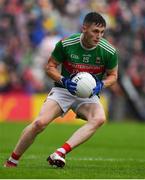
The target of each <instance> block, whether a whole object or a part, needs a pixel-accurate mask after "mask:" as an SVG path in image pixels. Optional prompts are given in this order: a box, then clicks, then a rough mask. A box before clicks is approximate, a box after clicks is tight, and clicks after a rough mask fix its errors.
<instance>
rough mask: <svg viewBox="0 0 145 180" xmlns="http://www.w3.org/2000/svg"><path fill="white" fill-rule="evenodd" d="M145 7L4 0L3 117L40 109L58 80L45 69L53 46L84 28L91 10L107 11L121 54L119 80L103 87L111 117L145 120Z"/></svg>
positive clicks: (109, 0) (110, 35)
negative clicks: (49, 75) (82, 26)
mask: <svg viewBox="0 0 145 180" xmlns="http://www.w3.org/2000/svg"><path fill="white" fill-rule="evenodd" d="M144 7H145V2H144V1H143V0H139V1H135V0H133V1H131V0H127V1H121V0H120V1H118V0H117V1H114V0H102V1H98V0H90V1H88V0H53V1H51V0H37V1H34V0H29V1H28V0H25V1H24V0H21V1H20V0H1V1H0V121H5V120H8V121H9V120H10V121H12V120H14V121H15V120H20V121H22V120H32V119H33V118H34V116H35V115H37V113H38V112H39V109H40V107H41V104H42V103H43V100H44V99H45V97H46V94H47V93H48V92H49V90H50V89H51V87H52V85H53V82H52V81H51V80H50V79H49V78H48V77H47V75H46V74H45V72H44V65H45V63H46V62H47V59H48V57H49V56H50V54H51V52H52V49H53V48H54V46H55V43H56V42H57V41H58V40H60V39H61V38H64V37H66V36H69V35H71V34H72V33H76V32H80V27H81V23H82V21H83V18H84V15H85V14H86V13H87V12H89V11H98V12H100V13H101V14H102V15H103V16H104V18H105V19H106V21H107V24H108V26H107V31H106V33H105V37H106V38H107V39H108V40H109V41H110V42H111V43H112V44H113V45H114V46H115V47H116V48H117V49H118V50H119V55H120V57H119V83H118V84H115V85H114V86H113V87H112V88H111V89H109V90H108V89H107V90H105V91H104V92H103V93H102V96H103V99H104V101H105V106H106V103H107V108H106V113H107V114H109V117H108V119H110V120H114V121H121V120H124V119H135V120H143V121H144V120H145V113H144V107H145V8H144ZM128 81H129V83H128ZM126 82H127V83H126ZM126 84H129V85H127V86H126ZM44 94H45V95H44ZM44 96H45V97H44ZM104 101H103V102H104ZM19 104H21V106H19ZM21 111H22V112H21ZM108 112H109V113H108ZM71 116H72V113H71Z"/></svg>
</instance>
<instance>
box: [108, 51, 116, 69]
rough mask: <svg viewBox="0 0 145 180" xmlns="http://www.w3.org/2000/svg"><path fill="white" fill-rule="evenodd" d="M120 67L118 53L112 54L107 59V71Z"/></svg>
mask: <svg viewBox="0 0 145 180" xmlns="http://www.w3.org/2000/svg"><path fill="white" fill-rule="evenodd" d="M117 65H118V53H117V51H115V53H114V54H110V55H109V56H108V58H107V63H106V69H110V70H111V69H113V68H115V67H116V66H117Z"/></svg>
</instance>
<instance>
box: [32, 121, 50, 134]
mask: <svg viewBox="0 0 145 180" xmlns="http://www.w3.org/2000/svg"><path fill="white" fill-rule="evenodd" d="M32 126H33V129H34V131H35V132H37V133H39V132H41V131H43V130H44V129H45V128H46V126H47V124H46V123H44V121H43V119H37V120H35V121H34V122H33V123H32Z"/></svg>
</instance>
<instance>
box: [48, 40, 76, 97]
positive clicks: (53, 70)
mask: <svg viewBox="0 0 145 180" xmlns="http://www.w3.org/2000/svg"><path fill="white" fill-rule="evenodd" d="M64 59H65V53H64V50H63V47H62V43H61V41H59V42H58V43H57V44H56V46H55V49H54V51H53V52H52V55H51V57H50V58H49V60H48V63H47V65H46V72H47V74H48V76H49V77H50V78H51V79H53V80H54V81H56V82H58V83H60V84H61V85H62V86H63V87H64V88H66V89H67V90H68V91H69V92H70V93H72V94H75V90H76V83H74V82H72V81H71V79H69V78H66V77H63V76H62V75H61V74H60V72H59V71H58V69H57V67H58V65H59V64H61V63H62V62H63V60H64Z"/></svg>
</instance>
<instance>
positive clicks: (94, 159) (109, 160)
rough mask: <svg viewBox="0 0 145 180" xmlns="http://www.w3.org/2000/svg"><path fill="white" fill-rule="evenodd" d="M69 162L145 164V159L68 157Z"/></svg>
mask: <svg viewBox="0 0 145 180" xmlns="http://www.w3.org/2000/svg"><path fill="white" fill-rule="evenodd" d="M42 158H44V159H46V158H47V157H46V156H41V157H39V155H38V156H37V155H28V156H27V157H25V159H42ZM66 159H67V160H71V161H108V162H127V161H130V162H131V161H132V162H134V161H137V162H145V159H133V158H128V159H127V158H118V159H117V158H102V157H98V158H95V157H84V158H75V157H74V158H73V157H67V158H66Z"/></svg>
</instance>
